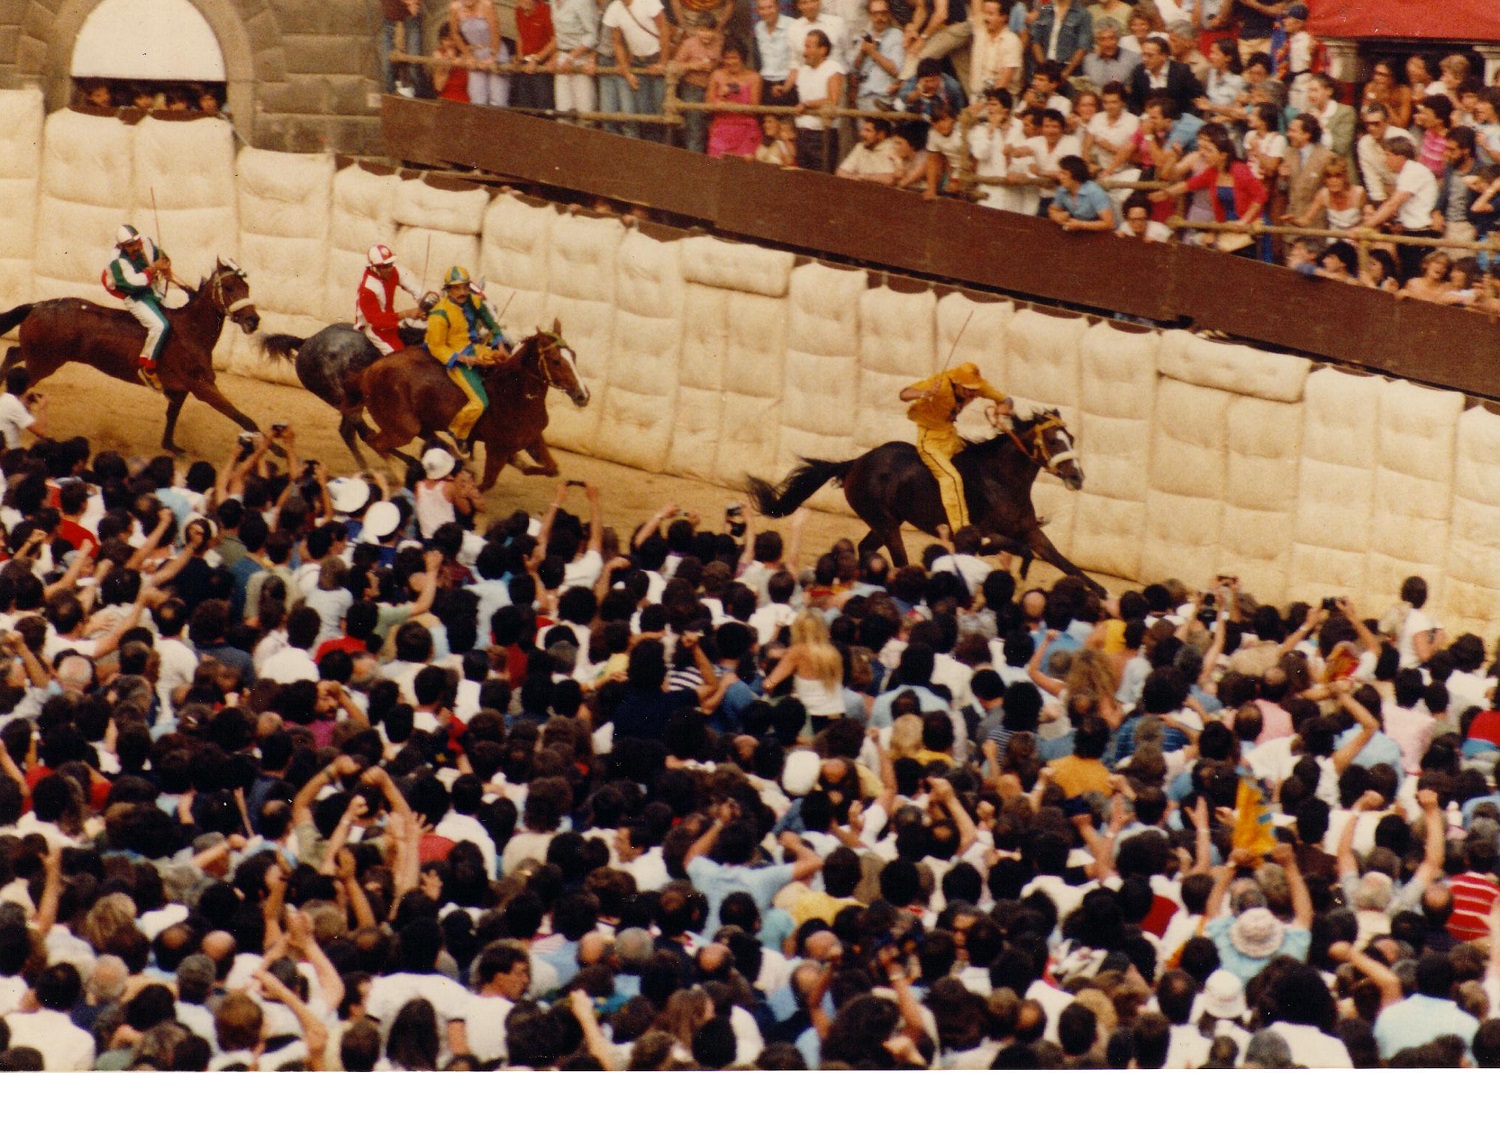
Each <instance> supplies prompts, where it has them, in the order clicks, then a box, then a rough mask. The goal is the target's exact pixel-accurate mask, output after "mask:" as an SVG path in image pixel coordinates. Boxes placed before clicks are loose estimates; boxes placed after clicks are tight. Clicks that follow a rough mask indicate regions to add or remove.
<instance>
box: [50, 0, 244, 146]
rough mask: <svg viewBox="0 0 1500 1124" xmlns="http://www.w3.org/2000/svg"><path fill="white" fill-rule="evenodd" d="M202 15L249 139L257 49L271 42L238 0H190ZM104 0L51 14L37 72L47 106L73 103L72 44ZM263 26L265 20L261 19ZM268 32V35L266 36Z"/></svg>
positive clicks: (72, 3)
mask: <svg viewBox="0 0 1500 1124" xmlns="http://www.w3.org/2000/svg"><path fill="white" fill-rule="evenodd" d="M190 2H191V3H192V5H193V7H195V8H197V9H198V11H199V12H200V13H201V14H202V16H203V18H204V20H206V21H207V23H208V26H209V28H210V29H212V31H213V33H214V37H215V38H216V39H218V41H219V50H220V51H221V52H222V53H223V55H224V77H225V80H226V83H227V85H228V98H229V105H230V107H231V109H232V111H233V113H234V121H235V125H236V126H237V128H238V129H239V132H240V134H241V135H242V136H244V137H245V138H247V139H250V138H253V137H254V136H255V115H256V104H255V102H256V90H255V84H256V83H255V79H256V73H255V58H256V53H257V50H258V49H262V48H265V47H268V46H271V45H272V44H267V43H258V42H256V38H257V37H256V36H254V35H253V34H252V32H251V30H250V26H249V25H248V24H247V23H246V21H245V19H244V18H243V17H242V16H241V14H240V10H239V9H240V5H239V4H237V3H236V2H235V0H190ZM100 3H101V0H62V3H61V4H60V5H59V6H58V9H57V13H56V15H55V16H54V17H53V19H52V28H51V31H52V33H51V37H50V39H49V41H48V43H47V53H46V57H45V59H44V60H43V62H42V66H41V69H40V71H39V72H38V73H36V74H34V75H24V74H23V77H32V78H35V79H36V80H37V81H38V84H39V85H40V86H41V88H42V93H43V95H44V96H45V98H46V102H47V108H48V110H49V111H50V110H53V109H60V108H62V107H63V106H66V105H67V104H68V98H69V94H70V78H69V64H70V61H71V59H72V55H73V44H74V43H75V42H76V41H77V39H78V33H79V31H81V30H82V29H83V21H84V20H86V19H87V18H88V16H89V13H90V12H92V11H93V10H94V9H95V8H97V7H98V6H99V4H100ZM262 26H263V27H264V21H262ZM261 37H263V35H262V36H261Z"/></svg>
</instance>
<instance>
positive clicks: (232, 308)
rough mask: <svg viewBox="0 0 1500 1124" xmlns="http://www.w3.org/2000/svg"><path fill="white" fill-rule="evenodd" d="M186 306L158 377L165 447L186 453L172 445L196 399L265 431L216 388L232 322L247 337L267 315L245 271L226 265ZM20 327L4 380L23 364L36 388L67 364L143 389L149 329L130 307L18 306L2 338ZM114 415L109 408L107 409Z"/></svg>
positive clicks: (177, 315)
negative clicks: (223, 340)
mask: <svg viewBox="0 0 1500 1124" xmlns="http://www.w3.org/2000/svg"><path fill="white" fill-rule="evenodd" d="M188 294H189V295H188V301H187V304H185V305H183V306H182V307H181V308H168V309H165V310H164V311H165V312H166V314H167V322H168V323H169V324H171V326H172V330H171V333H170V334H169V335H168V336H167V344H166V347H165V348H164V349H163V350H162V353H161V359H160V361H159V364H160V365H159V366H158V368H157V378H159V379H160V380H161V385H162V390H163V392H164V393H165V394H166V396H167V427H166V429H165V431H163V433H162V438H161V443H162V448H164V449H166V450H167V451H168V452H172V453H179V452H181V451H182V450H181V449H179V448H178V447H177V445H176V443H175V442H174V441H173V440H172V435H173V432H174V431H175V430H176V428H177V415H178V414H180V413H181V412H182V405H183V403H184V402H186V401H187V397H188V395H189V394H191V395H192V396H193V397H194V398H197V399H198V400H199V401H201V402H203V403H204V404H205V405H208V406H212V407H213V408H214V409H215V410H218V411H219V413H221V414H223V415H224V416H225V417H227V418H230V419H231V420H232V421H234V422H235V424H237V425H238V426H240V428H242V429H248V430H252V431H256V432H258V431H259V428H260V427H259V426H257V425H256V424H255V422H254V421H253V420H251V418H250V417H249V416H248V415H246V414H242V413H241V412H240V411H239V410H237V409H236V408H235V407H234V405H233V404H232V403H231V402H230V401H229V399H227V398H225V397H224V393H223V392H222V391H221V390H220V389H219V388H218V385H217V384H216V383H215V381H214V363H213V354H214V344H216V343H217V342H218V340H219V332H220V331H221V330H222V329H223V327H224V320H225V318H226V317H227V318H228V319H230V320H233V321H234V322H235V323H236V324H237V325H239V327H240V328H241V329H242V330H243V331H244V332H245V333H246V334H247V335H249V334H250V333H252V332H254V331H255V330H256V329H257V328H259V327H260V314H259V313H257V312H256V311H255V305H254V304H253V303H252V302H251V300H250V282H249V280H248V279H247V278H246V277H245V272H244V270H242V269H240V267H239V266H238V265H236V264H235V263H234V262H232V261H224V260H222V259H220V260H219V261H218V263H217V264H215V266H214V269H213V272H212V273H210V274H209V275H208V279H207V280H206V281H204V282H203V283H202V284H200V285H199V286H198V288H196V289H189V290H188ZM17 324H19V325H20V326H21V332H20V337H21V342H20V345H19V346H12V347H11V348H10V349H9V350H8V351H7V352H6V353H5V361H4V363H3V364H0V373H4V372H6V371H9V370H11V369H12V368H13V367H15V366H16V364H17V363H24V364H25V366H26V372H27V374H28V376H29V378H30V381H29V385H32V386H34V385H35V384H37V383H39V382H41V381H42V380H43V379H44V378H46V377H47V376H48V375H50V374H53V373H54V372H56V371H57V369H58V368H59V367H61V366H62V365H63V364H64V363H86V364H88V365H89V366H90V367H93V368H95V369H96V370H100V371H103V372H104V373H105V374H106V375H109V376H110V377H111V378H117V379H119V380H121V381H122V382H131V383H136V384H137V385H140V378H139V376H138V375H137V373H136V359H137V357H138V356H139V355H140V353H141V345H142V344H143V343H144V342H145V339H146V329H145V328H144V327H142V326H141V324H140V323H139V322H137V321H136V319H135V317H133V316H131V315H130V313H128V312H126V311H125V310H124V309H123V308H105V307H103V306H102V305H97V304H94V303H93V302H92V301H86V300H79V299H77V298H74V297H59V298H56V299H54V300H47V301H39V302H37V303H35V304H23V305H18V306H16V307H15V308H13V309H11V310H10V311H9V312H7V313H4V314H3V315H0V335H3V334H4V333H6V332H8V331H10V330H11V329H12V328H14V327H15V326H16V325H17ZM104 408H105V409H107V407H104Z"/></svg>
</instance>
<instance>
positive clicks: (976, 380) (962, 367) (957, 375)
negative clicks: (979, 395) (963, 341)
mask: <svg viewBox="0 0 1500 1124" xmlns="http://www.w3.org/2000/svg"><path fill="white" fill-rule="evenodd" d="M950 373H951V374H952V376H953V381H954V382H956V383H958V384H959V385H960V386H972V387H977V386H978V385H979V384H980V383H981V382H983V381H984V380H983V379H982V378H981V377H980V375H979V368H978V367H976V366H975V365H974V364H973V363H960V364H959V365H958V366H957V367H954V368H953V370H952V371H951V372H950Z"/></svg>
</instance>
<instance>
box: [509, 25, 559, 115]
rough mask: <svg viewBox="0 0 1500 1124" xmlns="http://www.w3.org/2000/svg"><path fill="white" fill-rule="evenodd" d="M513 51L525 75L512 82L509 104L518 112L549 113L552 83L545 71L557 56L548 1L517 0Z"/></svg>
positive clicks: (551, 99)
mask: <svg viewBox="0 0 1500 1124" xmlns="http://www.w3.org/2000/svg"><path fill="white" fill-rule="evenodd" d="M515 15H516V51H517V53H518V54H519V55H520V59H519V61H520V63H521V65H522V66H523V67H525V68H526V70H525V73H523V74H516V75H514V76H512V78H511V87H510V104H511V105H513V106H515V107H516V108H517V109H551V108H552V105H553V98H552V84H553V79H552V76H551V75H550V74H548V73H547V70H548V69H549V68H550V65H551V62H552V58H553V56H554V55H556V54H557V34H556V32H555V31H554V30H553V28H552V6H551V4H550V3H549V2H548V0H516V10H515Z"/></svg>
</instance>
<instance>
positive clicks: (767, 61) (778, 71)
mask: <svg viewBox="0 0 1500 1124" xmlns="http://www.w3.org/2000/svg"><path fill="white" fill-rule="evenodd" d="M755 50H756V53H757V54H759V55H760V76H761V77H762V78H764V79H766V80H767V81H769V82H784V81H786V78H787V75H789V74H790V73H791V72H792V44H791V40H790V39H789V38H787V30H786V20H785V19H778V20H777V21H776V30H775V31H771V30H770V29H769V28H767V27H766V24H765V21H764V20H759V21H757V22H756V24H755Z"/></svg>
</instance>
